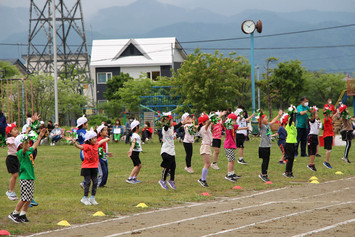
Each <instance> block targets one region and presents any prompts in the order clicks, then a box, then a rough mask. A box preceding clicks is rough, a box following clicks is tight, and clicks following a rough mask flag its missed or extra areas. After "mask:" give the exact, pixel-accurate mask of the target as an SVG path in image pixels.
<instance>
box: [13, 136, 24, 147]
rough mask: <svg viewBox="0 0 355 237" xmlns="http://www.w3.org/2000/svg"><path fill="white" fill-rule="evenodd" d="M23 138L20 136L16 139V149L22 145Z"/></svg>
mask: <svg viewBox="0 0 355 237" xmlns="http://www.w3.org/2000/svg"><path fill="white" fill-rule="evenodd" d="M22 138H23V135H22V134H20V135H18V136H17V137H16V138H15V146H16V148H18V147H19V146H20V145H21V144H22V142H21V140H22Z"/></svg>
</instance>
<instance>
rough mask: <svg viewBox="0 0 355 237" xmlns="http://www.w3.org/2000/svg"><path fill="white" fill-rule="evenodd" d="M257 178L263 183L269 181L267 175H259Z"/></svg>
mask: <svg viewBox="0 0 355 237" xmlns="http://www.w3.org/2000/svg"><path fill="white" fill-rule="evenodd" d="M259 178H260V179H261V180H262V181H264V182H267V181H270V179H269V177H268V176H267V175H262V174H259Z"/></svg>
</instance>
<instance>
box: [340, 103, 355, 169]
mask: <svg viewBox="0 0 355 237" xmlns="http://www.w3.org/2000/svg"><path fill="white" fill-rule="evenodd" d="M339 112H340V115H341V118H342V128H341V137H342V140H343V141H346V146H345V152H344V156H343V158H342V160H343V161H345V162H346V163H350V160H349V151H350V147H351V140H352V139H353V124H352V121H354V120H355V118H351V117H350V115H349V111H348V107H347V106H346V105H344V104H342V105H341V106H340V107H339Z"/></svg>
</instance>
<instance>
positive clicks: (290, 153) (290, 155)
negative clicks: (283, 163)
mask: <svg viewBox="0 0 355 237" xmlns="http://www.w3.org/2000/svg"><path fill="white" fill-rule="evenodd" d="M295 144H297V143H286V144H285V156H286V158H287V159H288V160H292V159H294V158H295Z"/></svg>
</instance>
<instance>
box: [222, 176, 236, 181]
mask: <svg viewBox="0 0 355 237" xmlns="http://www.w3.org/2000/svg"><path fill="white" fill-rule="evenodd" d="M224 178H225V179H226V180H229V181H231V182H237V179H236V178H234V176H233V175H228V174H227V175H226V176H225V177H224Z"/></svg>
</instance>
